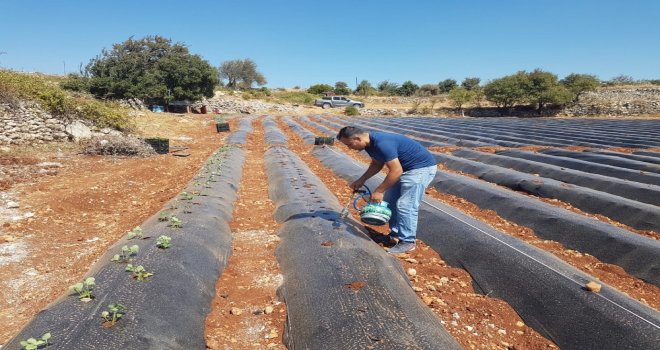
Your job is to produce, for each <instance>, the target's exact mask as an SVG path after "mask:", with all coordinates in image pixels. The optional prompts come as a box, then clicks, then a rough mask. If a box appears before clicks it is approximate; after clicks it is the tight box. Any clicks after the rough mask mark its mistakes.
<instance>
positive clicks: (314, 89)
mask: <svg viewBox="0 0 660 350" xmlns="http://www.w3.org/2000/svg"><path fill="white" fill-rule="evenodd" d="M328 91H334V88H333V87H332V86H330V85H328V84H314V85H312V86H310V87H309V88H308V89H307V92H308V93H310V94H314V95H321V94H323V93H325V92H328Z"/></svg>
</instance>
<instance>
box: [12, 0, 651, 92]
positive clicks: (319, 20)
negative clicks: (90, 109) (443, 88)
mask: <svg viewBox="0 0 660 350" xmlns="http://www.w3.org/2000/svg"><path fill="white" fill-rule="evenodd" d="M146 35H161V36H164V37H168V38H170V39H172V40H173V41H175V42H182V43H185V44H187V45H188V47H189V49H190V51H191V52H192V53H195V54H199V55H201V56H202V57H204V58H205V59H206V60H208V61H209V62H210V63H211V64H212V65H214V66H219V65H220V63H221V62H223V61H225V60H230V59H237V58H251V59H253V60H254V61H255V62H256V63H257V65H258V68H259V70H260V71H261V72H262V73H263V74H264V75H265V76H266V79H267V80H268V82H269V83H268V86H269V87H293V86H296V85H298V86H301V87H307V86H309V85H311V84H314V83H328V84H334V83H335V82H336V81H345V82H347V83H349V86H354V85H355V80H356V78H357V79H358V80H363V79H366V80H369V81H370V82H371V83H372V84H373V85H376V84H377V83H378V82H380V81H383V80H389V81H393V82H398V83H402V82H403V81H405V80H412V81H413V82H415V83H417V84H425V83H437V82H439V81H441V80H444V79H447V78H452V79H456V80H458V81H459V82H460V81H462V80H463V79H464V78H465V77H480V78H481V79H482V81H487V80H488V79H493V78H498V77H501V76H504V75H507V74H511V73H514V72H516V71H518V70H533V69H534V68H541V69H544V70H547V71H550V72H553V73H555V74H557V75H559V77H560V78H562V77H564V76H566V75H567V74H570V73H589V74H595V75H597V76H598V77H599V78H601V79H610V78H612V77H614V76H617V75H620V74H625V75H630V76H632V77H633V78H635V79H660V1H655V0H644V1H642V0H627V1H621V0H618V1H612V0H600V1H592V0H584V1H580V0H571V1H569V0H552V1H551V0H512V1H508V0H499V1H498V0H490V1H488V0H480V1H467V0H465V1H459V0H436V1H414V0H411V1H389V0H379V1H359V0H354V1H344V0H335V1H302V0H296V1H286V0H282V1H273V0H263V1H262V0H253V1H197V0H188V1H169V0H160V1H147V0H142V1H140V0H133V1H128V0H113V1H90V0H87V1H73V0H70V1H62V0H60V1H54V0H39V1H37V0H0V52H6V54H2V55H0V67H2V68H10V69H14V70H22V71H39V72H46V73H55V74H62V73H63V72H64V68H65V67H64V66H65V64H66V72H76V71H77V70H78V67H79V65H80V63H83V64H87V62H89V60H90V59H91V58H92V57H94V56H96V55H97V54H99V53H100V52H101V50H102V49H103V48H110V47H111V46H112V44H113V43H118V42H122V41H124V40H126V39H127V38H128V37H130V36H134V37H135V38H140V37H143V36H146Z"/></svg>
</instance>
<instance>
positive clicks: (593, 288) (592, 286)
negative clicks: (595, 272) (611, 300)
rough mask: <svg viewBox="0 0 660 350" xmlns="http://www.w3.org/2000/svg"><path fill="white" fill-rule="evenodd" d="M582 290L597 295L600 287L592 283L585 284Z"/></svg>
mask: <svg viewBox="0 0 660 350" xmlns="http://www.w3.org/2000/svg"><path fill="white" fill-rule="evenodd" d="M584 288H586V289H587V290H588V291H590V292H594V293H599V292H600V289H601V288H602V286H601V285H600V284H598V283H596V282H594V281H591V282H589V283H587V284H586V285H585V286H584Z"/></svg>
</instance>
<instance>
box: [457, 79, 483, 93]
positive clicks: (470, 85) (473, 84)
mask: <svg viewBox="0 0 660 350" xmlns="http://www.w3.org/2000/svg"><path fill="white" fill-rule="evenodd" d="M480 82H481V79H479V78H476V77H473V78H465V79H463V82H462V83H461V86H462V87H464V88H465V89H466V90H468V91H472V90H474V89H477V88H479V83H480Z"/></svg>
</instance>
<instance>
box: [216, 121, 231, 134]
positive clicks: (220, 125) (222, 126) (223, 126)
mask: <svg viewBox="0 0 660 350" xmlns="http://www.w3.org/2000/svg"><path fill="white" fill-rule="evenodd" d="M215 129H216V130H217V131H218V132H223V131H229V123H215Z"/></svg>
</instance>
